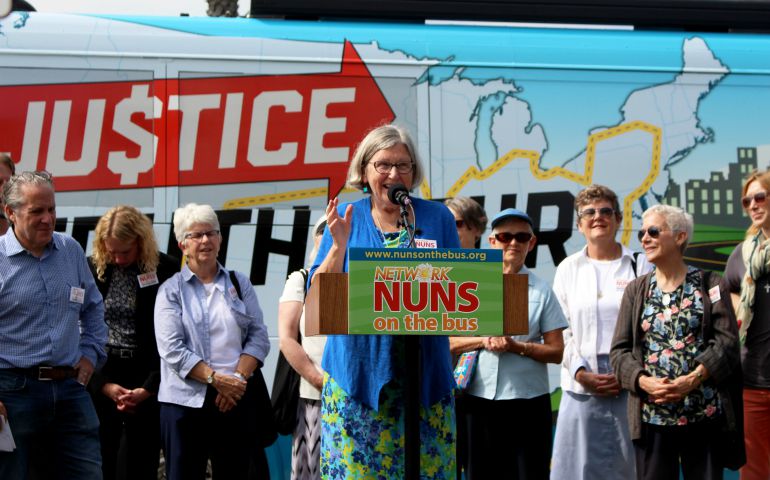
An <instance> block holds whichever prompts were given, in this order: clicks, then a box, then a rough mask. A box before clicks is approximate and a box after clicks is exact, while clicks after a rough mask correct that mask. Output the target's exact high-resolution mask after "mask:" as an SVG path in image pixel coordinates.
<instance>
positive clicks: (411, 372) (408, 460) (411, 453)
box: [399, 200, 422, 480]
mask: <svg viewBox="0 0 770 480" xmlns="http://www.w3.org/2000/svg"><path fill="white" fill-rule="evenodd" d="M407 201H408V200H407ZM399 205H400V207H401V221H402V222H403V225H404V227H406V231H407V233H408V234H409V247H410V248H414V235H415V230H416V225H410V224H409V212H408V211H407V206H408V205H409V204H408V203H407V202H404V203H403V204H399ZM415 220H416V219H415ZM415 223H416V222H415ZM404 341H405V348H404V350H405V356H406V358H405V361H406V378H405V384H404V477H405V478H406V479H407V480H419V478H420V403H421V401H420V386H421V383H422V382H421V379H422V358H421V357H422V355H421V352H420V337H419V336H417V335H406V338H405V339H404Z"/></svg>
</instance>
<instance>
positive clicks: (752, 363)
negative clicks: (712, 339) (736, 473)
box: [725, 172, 770, 480]
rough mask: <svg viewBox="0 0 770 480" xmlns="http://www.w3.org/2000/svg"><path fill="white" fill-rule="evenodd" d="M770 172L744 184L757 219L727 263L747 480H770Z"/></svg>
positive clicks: (744, 199)
mask: <svg viewBox="0 0 770 480" xmlns="http://www.w3.org/2000/svg"><path fill="white" fill-rule="evenodd" d="M768 195H770V173H767V172H763V173H759V172H757V173H754V174H752V175H751V176H749V178H747V179H746V182H745V183H744V185H743V195H742V199H741V201H742V204H743V208H744V210H746V213H747V214H748V216H749V218H750V219H751V225H750V226H749V229H748V230H747V231H746V239H745V240H744V241H743V242H742V243H740V244H738V246H737V247H735V250H734V251H733V253H732V255H730V259H729V260H728V261H727V269H726V270H725V279H726V280H727V282H728V284H729V285H730V292H731V294H732V295H733V306H734V307H736V309H737V312H738V313H737V317H738V322H739V324H740V336H741V360H742V363H743V406H744V414H745V416H744V426H745V438H746V465H745V466H744V467H743V468H741V480H767V479H768V478H770V293H768V292H769V291H770V287H769V285H770V242H768V239H770V203H768Z"/></svg>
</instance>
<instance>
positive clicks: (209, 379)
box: [206, 370, 217, 387]
mask: <svg viewBox="0 0 770 480" xmlns="http://www.w3.org/2000/svg"><path fill="white" fill-rule="evenodd" d="M216 374H217V372H215V371H214V370H212V371H211V374H209V376H208V377H206V383H207V384H209V385H211V386H212V387H213V386H214V375H216Z"/></svg>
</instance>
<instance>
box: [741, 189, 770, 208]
mask: <svg viewBox="0 0 770 480" xmlns="http://www.w3.org/2000/svg"><path fill="white" fill-rule="evenodd" d="M752 200H754V203H756V204H757V205H762V204H763V203H765V202H766V201H767V192H757V193H755V194H754V195H746V196H745V197H743V198H741V204H742V205H743V208H746V209H748V208H749V207H750V206H751V201H752Z"/></svg>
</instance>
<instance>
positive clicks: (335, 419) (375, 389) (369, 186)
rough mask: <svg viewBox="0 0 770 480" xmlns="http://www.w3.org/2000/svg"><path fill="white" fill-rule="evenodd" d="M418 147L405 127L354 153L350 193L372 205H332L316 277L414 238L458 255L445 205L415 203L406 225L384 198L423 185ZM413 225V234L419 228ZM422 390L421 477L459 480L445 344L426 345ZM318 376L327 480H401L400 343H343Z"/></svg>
mask: <svg viewBox="0 0 770 480" xmlns="http://www.w3.org/2000/svg"><path fill="white" fill-rule="evenodd" d="M422 179H423V168H422V166H421V165H420V161H419V159H418V158H417V152H416V150H415V148H414V143H413V142H412V139H411V138H410V137H409V134H408V133H407V132H406V131H405V130H403V129H402V128H400V127H397V126H394V125H384V126H381V127H377V128H375V129H374V130H372V131H370V132H369V133H368V134H367V135H366V137H365V138H364V139H363V140H362V141H361V143H360V145H359V146H358V149H357V150H356V152H355V154H354V156H353V160H352V161H351V163H350V169H349V171H348V178H347V183H348V186H350V187H352V188H355V189H357V190H361V191H362V192H364V193H365V194H368V195H366V196H365V197H364V198H362V199H361V200H358V201H356V202H353V203H349V204H338V199H336V198H335V199H333V200H332V201H331V202H329V205H328V207H327V209H326V215H327V219H328V227H327V229H326V232H325V233H324V237H323V239H322V241H321V246H320V248H319V251H318V256H317V257H316V259H315V262H314V265H313V267H312V268H311V270H310V278H311V280H310V281H311V282H312V281H313V275H314V274H315V273H326V272H346V271H347V268H348V265H347V249H348V247H372V248H383V247H384V248H406V247H408V246H409V241H410V233H409V230H410V229H411V230H413V231H414V234H415V237H416V238H418V239H420V240H421V241H420V242H418V244H421V245H422V246H426V247H429V248H458V247H459V246H460V242H459V239H458V237H457V230H456V228H455V221H454V216H453V215H452V214H451V213H450V211H449V210H448V209H447V208H446V207H445V206H444V205H442V204H441V203H439V202H432V201H427V200H421V199H418V198H412V199H411V208H408V209H407V210H408V213H409V216H408V220H407V223H408V225H404V222H402V220H401V216H400V207H399V206H398V205H396V204H394V203H393V202H391V200H390V199H389V198H388V190H389V189H391V188H392V187H393V186H394V185H398V184H402V185H404V186H405V187H406V190H408V191H411V190H412V188H414V187H416V186H417V185H419V184H420V182H422ZM415 224H416V226H415ZM420 348H421V351H422V365H421V369H422V372H421V374H422V375H421V379H422V380H421V382H422V383H421V385H420V394H421V395H420V468H421V476H430V477H431V478H437V479H440V478H454V476H455V465H454V456H455V445H454V442H455V434H454V406H453V403H452V388H453V385H454V380H453V377H452V365H451V356H450V354H449V342H448V340H447V338H446V337H438V336H425V337H422V338H421V339H420ZM322 367H323V369H324V371H325V372H327V375H326V376H325V379H324V386H323V391H322V394H321V397H322V398H321V416H322V420H321V421H322V427H321V429H322V430H321V475H322V477H324V478H370V477H371V478H402V477H403V475H404V406H403V397H404V377H405V371H406V369H407V368H416V366H415V365H406V360H405V348H404V339H403V337H398V336H386V335H347V336H346V335H337V336H330V337H329V338H328V340H327V343H326V349H325V351H324V356H323V361H322Z"/></svg>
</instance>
